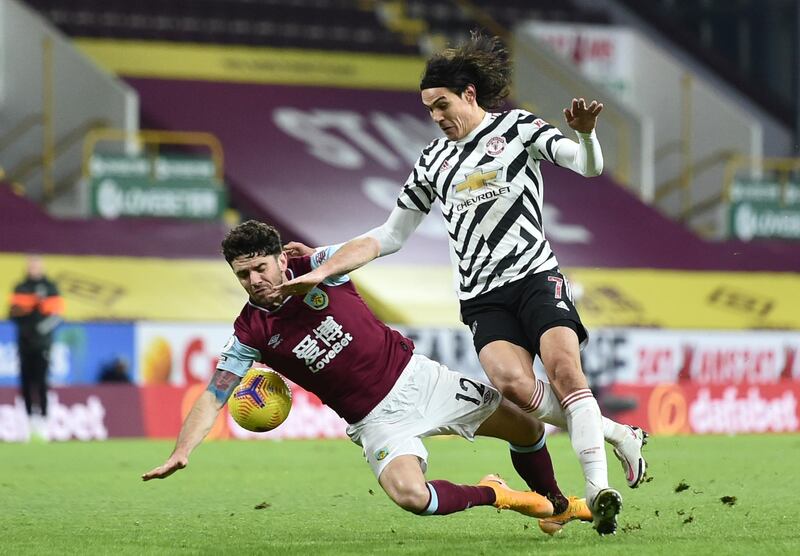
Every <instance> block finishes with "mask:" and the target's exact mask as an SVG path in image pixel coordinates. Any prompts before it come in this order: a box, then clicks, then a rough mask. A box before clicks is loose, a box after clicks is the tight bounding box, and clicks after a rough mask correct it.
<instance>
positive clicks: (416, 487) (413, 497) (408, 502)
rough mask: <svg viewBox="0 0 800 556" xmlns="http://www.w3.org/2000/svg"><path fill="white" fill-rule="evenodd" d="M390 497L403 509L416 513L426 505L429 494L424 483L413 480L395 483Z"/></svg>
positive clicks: (428, 500)
mask: <svg viewBox="0 0 800 556" xmlns="http://www.w3.org/2000/svg"><path fill="white" fill-rule="evenodd" d="M390 497H391V498H392V500H393V501H394V503H395V504H397V505H398V506H400V507H401V508H403V509H404V510H406V511H408V512H411V513H415V514H418V513H421V512H422V511H423V510H424V509H425V508H427V507H428V503H429V502H430V498H431V494H430V491H429V490H428V487H427V485H426V484H425V483H417V482H414V483H402V484H398V485H395V489H394V491H393V492H392V493H391V494H390Z"/></svg>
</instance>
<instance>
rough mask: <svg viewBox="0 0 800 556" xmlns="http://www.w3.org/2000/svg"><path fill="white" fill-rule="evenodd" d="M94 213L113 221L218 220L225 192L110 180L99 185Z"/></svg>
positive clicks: (95, 197) (212, 189)
mask: <svg viewBox="0 0 800 556" xmlns="http://www.w3.org/2000/svg"><path fill="white" fill-rule="evenodd" d="M94 202H95V206H94V212H95V214H98V215H99V216H101V217H103V218H106V219H110V220H113V219H115V218H119V217H121V216H158V217H176V218H199V219H205V218H218V217H219V216H220V215H221V214H222V210H223V208H224V199H223V192H222V191H221V190H220V189H217V188H214V187H210V188H209V187H205V188H202V187H188V186H177V185H152V186H141V185H139V184H132V183H125V182H123V181H119V180H115V179H111V178H107V179H104V180H103V181H101V182H100V183H99V184H98V185H97V189H96V192H95V195H94Z"/></svg>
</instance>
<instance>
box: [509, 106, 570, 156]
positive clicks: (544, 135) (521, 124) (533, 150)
mask: <svg viewBox="0 0 800 556" xmlns="http://www.w3.org/2000/svg"><path fill="white" fill-rule="evenodd" d="M517 127H518V129H519V135H520V138H521V139H522V141H523V144H524V145H525V149H526V150H527V151H528V152H529V153H530V155H531V156H532V157H533V158H535V159H537V160H546V161H548V162H551V163H553V164H555V163H556V158H555V153H556V148H555V147H556V143H558V142H559V141H569V139H567V138H566V137H564V135H562V133H561V132H560V131H559V130H558V128H557V127H555V126H553V125H550V124H549V123H547V122H546V121H544V120H543V119H541V118H539V117H537V116H536V115H535V114H531V113H530V112H525V111H522V110H520V114H519V120H518V121H517Z"/></svg>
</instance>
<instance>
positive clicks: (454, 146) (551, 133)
mask: <svg viewBox="0 0 800 556" xmlns="http://www.w3.org/2000/svg"><path fill="white" fill-rule="evenodd" d="M565 139H566V137H564V136H563V135H562V134H561V132H560V131H559V130H558V129H557V128H555V127H553V126H552V125H550V124H548V123H547V122H545V121H544V120H542V119H540V118H537V117H536V116H535V115H533V114H531V113H530V112H526V111H524V110H511V111H509V112H501V113H487V114H486V117H485V118H484V119H483V121H482V122H481V123H480V125H478V127H477V128H475V129H474V130H473V131H472V132H471V133H470V134H469V135H467V136H466V137H464V138H463V139H460V140H458V141H451V140H449V139H447V138H445V137H442V138H439V139H436V140H435V141H433V142H432V143H431V144H430V145H428V146H427V147H426V148H425V149H424V150H423V151H422V154H421V155H420V157H419V159H418V160H417V162H416V164H415V165H414V170H413V171H412V172H411V175H410V176H409V177H408V180H406V183H405V185H404V186H403V190H402V192H401V193H400V196H399V198H398V199H397V204H398V206H399V207H401V208H404V209H408V210H416V211H421V212H424V213H428V212H429V211H430V208H431V205H432V204H433V202H434V201H435V200H436V199H439V201H440V206H441V210H442V215H443V216H444V219H445V222H446V225H447V232H448V235H449V237H450V256H451V259H452V260H453V264H454V265H455V266H456V268H457V269H458V270H457V273H458V275H459V276H458V278H459V279H458V281H459V292H458V296H459V298H460V299H462V300H464V299H471V298H473V297H476V296H478V295H480V294H482V293H485V292H487V291H490V290H492V289H494V288H497V287H498V286H501V285H503V284H506V283H509V282H513V281H514V280H518V279H520V278H523V277H524V276H526V275H528V274H531V273H536V272H543V271H545V270H550V269H553V268H556V267H557V266H558V262H557V261H556V257H555V255H554V254H553V252H552V251H551V250H550V245H549V244H548V242H547V239H545V235H544V227H543V224H542V202H543V182H542V174H541V172H540V170H539V161H540V160H547V161H549V162H552V163H555V160H554V157H555V155H554V153H555V145H556V143H557V142H558V141H562V140H565Z"/></svg>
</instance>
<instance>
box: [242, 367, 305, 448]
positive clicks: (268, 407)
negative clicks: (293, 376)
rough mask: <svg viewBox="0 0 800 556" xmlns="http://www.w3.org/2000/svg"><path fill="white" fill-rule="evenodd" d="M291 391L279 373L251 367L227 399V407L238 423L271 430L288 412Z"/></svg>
mask: <svg viewBox="0 0 800 556" xmlns="http://www.w3.org/2000/svg"><path fill="white" fill-rule="evenodd" d="M291 409H292V391H291V389H290V388H289V385H288V384H286V381H285V380H284V379H283V377H282V376H281V375H279V374H278V373H276V372H273V371H270V370H268V369H260V368H256V367H253V368H252V369H250V370H249V371H247V374H246V375H245V376H244V378H243V379H242V382H240V383H239V386H237V387H236V389H235V390H234V391H233V394H231V397H230V398H229V399H228V411H230V414H231V416H232V417H233V419H234V421H236V422H237V423H239V426H241V427H242V428H245V429H247V430H249V431H253V432H267V431H271V430H272V429H274V428H275V427H277V426H278V425H280V424H281V423H283V422H284V421H285V420H286V418H287V417H288V416H289V411H290V410H291Z"/></svg>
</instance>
